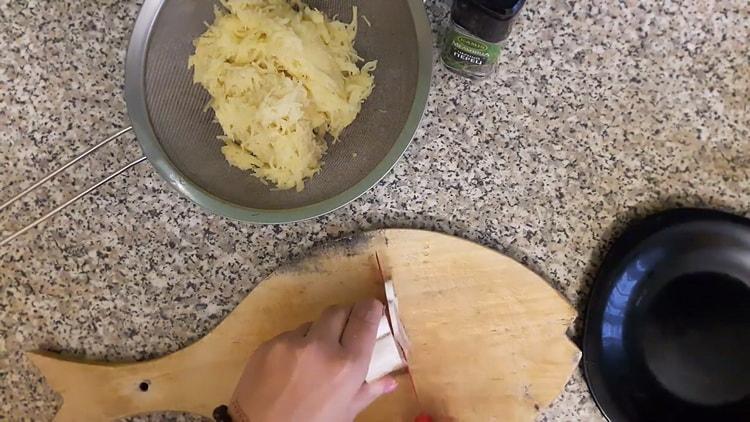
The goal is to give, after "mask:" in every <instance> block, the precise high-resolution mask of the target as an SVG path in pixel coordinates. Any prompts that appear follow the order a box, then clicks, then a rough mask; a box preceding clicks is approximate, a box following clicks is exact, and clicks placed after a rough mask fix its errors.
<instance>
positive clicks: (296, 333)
mask: <svg viewBox="0 0 750 422" xmlns="http://www.w3.org/2000/svg"><path fill="white" fill-rule="evenodd" d="M311 325H312V322H306V323H304V324H302V325H300V326H299V327H297V328H295V329H294V330H290V331H287V332H284V333H281V334H279V335H278V336H277V337H276V338H274V339H273V340H276V341H280V340H290V341H298V340H302V339H303V338H305V335H307V333H308V331H310V326H311ZM273 340H272V341H273ZM269 343H270V342H269Z"/></svg>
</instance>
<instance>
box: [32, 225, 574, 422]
mask: <svg viewBox="0 0 750 422" xmlns="http://www.w3.org/2000/svg"><path fill="white" fill-rule="evenodd" d="M375 252H377V253H378V255H379V257H380V260H381V262H382V264H383V267H384V269H385V270H386V271H387V272H389V273H390V275H391V277H392V279H393V282H394V285H395V290H396V295H397V297H398V300H399V312H400V316H401V320H402V323H403V325H404V328H405V330H406V333H407V335H408V337H409V340H410V355H409V366H410V372H411V376H412V380H413V383H414V387H412V383H411V381H410V380H409V375H406V374H403V375H399V381H400V387H399V389H398V390H397V391H396V392H394V393H393V394H390V395H388V396H385V397H383V398H381V399H379V400H378V401H377V402H376V403H374V404H373V405H372V406H371V407H370V408H368V409H367V410H366V411H365V412H364V413H363V414H362V415H361V416H360V417H359V418H358V419H357V420H358V421H409V422H411V421H412V420H413V418H414V416H415V415H417V414H418V413H419V412H420V411H426V412H427V413H429V414H430V415H432V416H433V418H434V419H435V420H436V421H481V422H484V421H494V420H497V421H503V422H507V421H529V420H533V418H534V416H535V414H536V413H537V411H538V410H537V409H539V408H543V407H545V406H547V405H548V404H549V403H550V402H551V401H552V400H553V399H554V398H555V397H556V396H557V395H558V394H559V393H560V391H561V390H562V388H563V386H564V385H565V383H566V381H567V379H568V377H569V376H570V374H571V372H572V371H573V369H574V368H575V366H576V365H577V363H578V360H579V358H580V352H579V351H578V349H577V348H576V347H575V345H573V344H572V343H571V341H570V340H569V339H568V338H567V337H566V335H565V331H566V329H567V328H568V326H569V324H570V323H571V322H572V320H573V318H574V317H575V315H576V314H575V311H574V310H573V309H572V308H571V307H570V306H569V305H568V303H567V302H566V301H565V300H564V299H563V298H562V297H561V296H560V295H558V294H557V292H555V291H554V290H553V289H552V288H551V287H550V286H549V285H547V283H546V282H545V281H544V280H542V279H541V278H540V277H539V276H537V275H536V274H534V273H533V272H532V271H530V270H528V269H527V268H525V267H524V266H523V265H521V264H519V263H517V262H515V261H513V260H512V259H510V258H508V257H506V256H504V255H501V254H499V253H497V252H495V251H493V250H491V249H487V248H485V247H482V246H479V245H476V244H474V243H471V242H468V241H465V240H462V239H458V238H455V237H451V236H446V235H442V234H437V233H432V232H426V231H419V230H391V229H388V230H380V231H375V232H369V233H365V234H361V235H358V236H356V237H354V238H352V239H346V240H343V241H339V242H336V243H334V244H332V245H330V246H328V247H325V248H322V249H319V250H317V251H316V252H315V253H314V254H312V255H311V256H309V257H307V258H305V259H303V260H302V261H300V262H297V263H294V264H291V265H288V266H286V267H283V268H280V269H278V270H277V271H276V272H274V273H273V274H271V276H269V277H268V278H267V279H266V280H265V281H263V282H262V283H261V284H260V285H259V286H258V287H256V288H255V289H254V290H253V291H252V292H251V293H250V294H249V295H248V296H247V298H245V299H244V300H243V301H242V302H241V303H240V304H239V305H238V306H237V308H236V309H235V310H234V311H233V312H232V313H231V314H230V315H229V316H227V318H226V319H225V320H224V321H223V322H221V324H219V325H218V326H217V327H216V328H215V329H214V330H213V331H211V332H210V333H208V334H207V335H206V336H205V337H203V338H202V339H200V340H199V341H197V342H196V343H194V344H192V345H190V346H188V347H186V348H184V349H182V350H179V351H177V352H175V353H172V354H170V355H167V356H164V357H161V358H158V359H154V360H150V361H145V362H137V363H122V364H112V363H97V362H86V361H75V360H68V359H63V358H61V357H59V356H56V355H53V354H48V353H42V352H33V353H29V354H28V356H29V357H30V358H31V360H32V361H33V362H34V364H35V365H36V366H37V367H38V368H39V369H40V370H41V371H42V373H43V375H44V377H45V378H46V380H47V382H48V383H49V384H50V385H51V386H52V388H53V389H54V390H56V391H57V392H58V393H60V394H61V395H62V398H63V405H62V407H61V408H60V410H59V411H58V413H57V416H56V420H59V421H82V420H85V421H92V422H93V421H106V420H112V419H116V418H120V417H124V416H128V415H134V414H140V413H147V412H153V411H164V410H173V411H181V412H192V413H197V414H201V415H204V416H210V415H211V413H212V410H213V409H214V408H215V407H216V406H217V405H219V404H222V403H226V402H227V401H228V399H229V397H230V395H231V393H232V390H233V388H234V385H235V383H236V382H237V379H238V378H239V375H240V371H241V369H242V367H243V366H244V362H245V360H246V359H247V357H248V355H249V354H250V353H251V352H252V351H253V350H254V349H255V348H256V347H257V346H258V345H259V344H261V343H262V342H263V341H265V340H268V339H270V338H272V337H274V336H275V335H277V334H279V333H280V332H283V331H286V330H289V329H292V328H294V327H297V326H298V325H300V324H301V323H303V322H305V321H309V320H313V319H315V318H316V317H317V316H318V315H319V314H320V313H321V311H322V310H323V309H324V308H325V307H327V306H328V305H332V304H339V303H351V302H354V301H356V300H357V299H360V298H364V297H368V296H370V297H372V296H375V297H380V298H381V299H383V294H384V293H383V286H382V283H381V280H380V276H379V273H378V269H377V264H376V261H375ZM415 390H416V394H415ZM417 397H418V398H419V399H418V400H417Z"/></svg>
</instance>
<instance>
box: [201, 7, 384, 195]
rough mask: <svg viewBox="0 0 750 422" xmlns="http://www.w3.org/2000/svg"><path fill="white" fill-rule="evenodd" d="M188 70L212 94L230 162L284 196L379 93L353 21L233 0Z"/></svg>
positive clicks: (316, 167) (218, 15)
mask: <svg viewBox="0 0 750 422" xmlns="http://www.w3.org/2000/svg"><path fill="white" fill-rule="evenodd" d="M222 3H223V5H224V8H225V9H226V10H217V11H216V19H215V21H214V22H213V24H211V25H210V26H209V27H208V29H207V30H206V32H205V33H203V34H202V35H201V36H200V37H199V38H198V39H197V40H196V41H195V54H194V55H193V56H191V57H190V63H189V65H190V66H192V67H193V69H194V81H195V82H197V83H200V84H201V85H202V86H203V87H204V88H205V89H206V90H207V91H208V92H209V93H210V94H211V98H212V100H211V102H210V106H211V108H213V110H214V112H215V115H216V120H217V121H218V122H219V124H220V125H221V127H222V129H223V131H224V136H222V137H221V139H222V140H223V141H224V147H222V152H223V153H224V156H225V157H226V159H227V161H228V162H229V163H230V164H231V165H233V166H236V167H238V168H240V169H243V170H250V171H252V172H253V173H254V174H255V175H256V176H258V177H260V178H261V180H266V181H268V182H271V183H272V184H273V185H275V186H276V187H277V188H279V189H291V188H296V189H297V191H301V190H302V189H303V188H304V181H305V179H307V178H310V177H312V176H313V175H314V174H315V173H317V172H318V171H319V170H320V166H321V159H322V157H323V154H325V152H326V149H327V145H326V141H325V136H326V134H330V135H331V136H332V138H333V139H334V140H336V139H338V136H339V135H340V134H341V131H342V130H343V129H344V128H345V127H346V126H348V125H349V124H350V123H351V122H352V121H353V120H354V118H355V117H356V116H357V114H358V113H359V111H360V107H361V104H362V102H363V101H365V99H366V98H367V97H368V96H369V95H370V93H371V92H372V89H373V84H374V83H373V76H372V71H373V70H374V69H375V65H376V62H374V61H372V62H368V63H365V64H364V65H362V67H361V68H359V67H358V66H357V62H359V61H362V58H360V57H359V56H358V55H357V52H356V51H355V50H354V37H355V35H356V33H357V24H356V22H357V11H356V9H355V10H354V15H353V19H352V22H351V23H349V24H345V23H342V22H339V21H336V20H329V19H327V18H326V17H325V16H323V14H322V13H321V12H319V11H317V10H315V9H311V8H309V7H308V6H306V5H304V4H302V3H297V2H290V1H288V0H224V1H223V2H222Z"/></svg>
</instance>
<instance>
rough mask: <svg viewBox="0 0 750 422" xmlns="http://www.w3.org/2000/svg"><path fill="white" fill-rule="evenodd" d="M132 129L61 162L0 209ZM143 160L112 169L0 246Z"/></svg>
mask: <svg viewBox="0 0 750 422" xmlns="http://www.w3.org/2000/svg"><path fill="white" fill-rule="evenodd" d="M132 129H133V128H132V127H127V128H125V129H122V130H121V131H119V132H117V133H115V134H114V135H112V136H110V137H109V138H107V139H105V140H103V141H101V142H99V143H98V144H96V145H94V146H93V147H91V148H89V149H87V150H86V151H84V152H82V153H81V154H79V155H77V156H76V157H74V158H73V159H72V160H70V161H68V162H67V163H65V164H63V165H62V166H60V167H59V168H57V169H55V170H53V171H52V172H50V173H49V174H47V175H46V176H44V177H42V178H41V179H39V180H38V181H36V182H34V184H32V185H31V186H29V187H28V188H26V189H24V190H23V191H21V192H20V193H18V194H17V195H15V196H14V197H12V198H10V199H9V200H7V201H5V202H4V203H3V204H2V205H0V211H2V210H4V209H5V208H7V207H8V206H10V205H11V204H13V203H14V202H16V201H17V200H19V199H21V198H23V197H24V196H26V195H28V194H29V193H31V192H32V191H34V190H35V189H37V188H38V187H40V186H42V185H43V184H45V183H46V182H48V181H50V180H51V179H53V178H54V177H55V176H57V175H58V174H60V173H62V172H63V171H65V170H66V169H67V168H69V167H70V166H72V165H73V164H75V163H77V162H78V161H80V160H81V159H83V158H84V157H86V156H88V155H89V154H91V153H93V152H94V151H96V150H98V149H99V148H101V147H103V146H104V145H107V144H108V143H110V142H112V141H113V140H115V139H117V138H119V137H120V136H122V135H124V134H126V133H128V132H130V131H131V130H132ZM145 160H146V157H140V158H138V159H136V160H134V161H132V162H130V163H128V164H127V165H125V166H123V167H121V168H119V169H118V170H116V171H114V172H113V173H111V174H110V175H108V176H107V177H105V178H104V179H102V180H100V181H98V182H96V183H94V184H93V185H91V186H89V187H87V188H86V189H84V190H83V191H81V192H79V193H78V194H76V195H75V196H74V197H72V198H70V199H69V200H67V201H65V202H63V203H62V204H61V205H59V206H57V207H55V208H54V209H52V210H51V211H49V212H48V213H46V214H44V215H43V216H41V217H39V218H37V219H36V220H34V221H33V222H32V223H30V224H28V225H26V226H24V227H22V228H21V229H19V230H17V231H15V232H13V233H11V234H10V235H9V236H8V237H6V238H4V239H3V240H0V246H3V245H5V244H7V243H9V242H10V241H12V240H13V239H15V238H17V237H18V236H20V235H22V234H24V233H26V232H27V231H29V230H31V229H33V228H34V227H36V226H38V225H39V224H41V223H43V222H45V221H47V220H48V219H49V218H50V217H52V216H54V215H55V214H57V213H58V212H60V211H62V210H63V209H64V208H65V207H67V206H68V205H70V204H72V203H73V202H75V201H77V200H79V199H81V198H83V197H84V196H86V195H87V194H89V193H90V192H91V191H93V190H95V189H96V188H98V187H99V186H101V185H103V184H105V183H107V182H109V181H110V180H112V179H114V178H115V177H117V176H119V175H120V174H121V173H123V172H125V171H126V170H128V169H129V168H131V167H134V166H136V165H137V164H139V163H141V162H143V161H145Z"/></svg>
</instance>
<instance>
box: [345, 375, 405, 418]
mask: <svg viewBox="0 0 750 422" xmlns="http://www.w3.org/2000/svg"><path fill="white" fill-rule="evenodd" d="M396 388H398V381H396V378H393V377H389V376H385V377H383V378H380V379H377V380H375V381H373V382H366V383H364V384H362V387H360V389H359V391H358V392H357V394H356V395H355V396H354V399H353V400H352V410H354V413H355V414H359V413H360V412H361V411H363V410H365V408H366V407H367V406H369V405H370V404H372V402H374V401H375V400H377V398H378V397H380V396H382V395H384V394H388V393H391V392H393V391H394V390H396Z"/></svg>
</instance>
